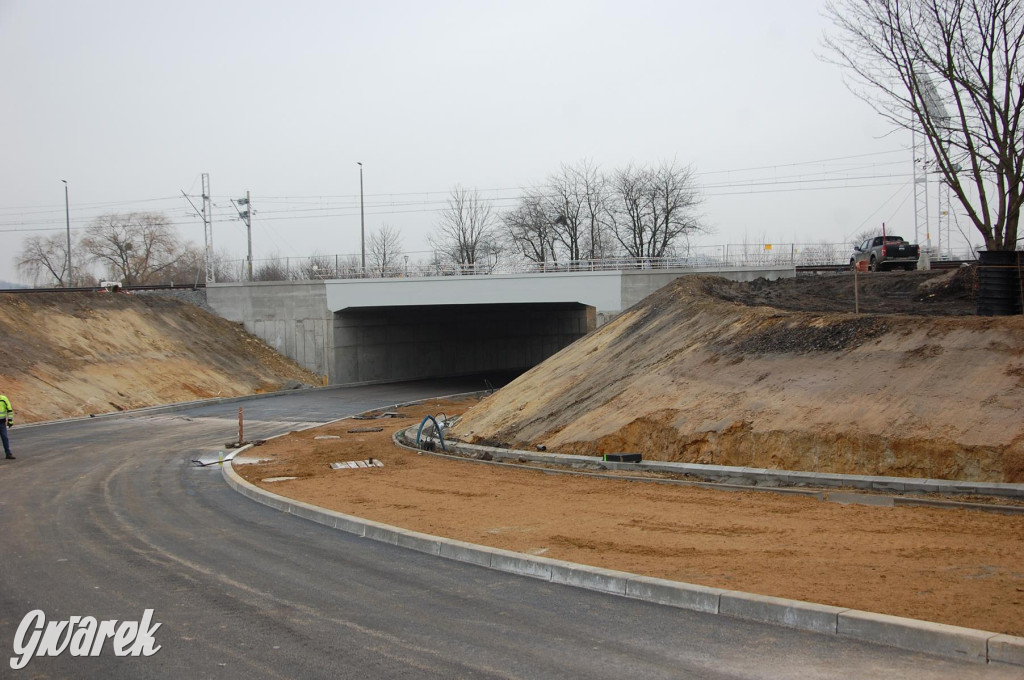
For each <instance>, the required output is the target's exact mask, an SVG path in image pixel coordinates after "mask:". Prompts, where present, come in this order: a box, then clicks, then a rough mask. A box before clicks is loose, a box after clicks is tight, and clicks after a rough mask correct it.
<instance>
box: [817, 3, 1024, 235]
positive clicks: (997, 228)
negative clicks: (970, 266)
mask: <svg viewBox="0 0 1024 680" xmlns="http://www.w3.org/2000/svg"><path fill="white" fill-rule="evenodd" d="M825 13H826V15H827V16H828V17H829V18H830V19H831V21H832V23H833V26H834V27H835V33H834V35H830V36H826V38H825V41H824V44H825V47H826V49H827V52H828V54H827V55H826V58H827V59H828V60H829V61H832V62H833V63H836V64H838V65H839V66H841V67H842V68H843V69H844V71H845V73H846V74H847V75H848V76H849V77H850V80H849V81H848V85H849V86H850V88H851V90H852V91H853V92H854V93H855V94H856V95H857V96H858V97H860V98H861V99H863V100H864V101H866V102H867V103H868V104H870V105H871V106H872V107H873V108H874V109H875V110H876V111H877V112H878V113H880V114H881V115H882V116H884V117H885V118H886V119H887V120H889V121H891V122H892V123H893V124H895V125H897V126H899V127H902V128H906V129H909V130H915V131H916V132H917V133H919V134H923V135H924V136H925V137H926V138H927V140H928V144H929V146H930V148H931V150H932V152H933V155H934V157H935V159H936V160H935V166H936V169H937V170H938V172H939V173H940V174H941V176H942V178H943V181H944V182H945V183H946V184H947V185H948V186H949V187H950V189H951V190H952V192H953V195H955V196H956V198H957V200H958V202H959V203H960V205H962V206H963V208H964V210H965V212H966V214H967V216H968V218H969V219H970V220H971V222H972V224H973V225H974V227H975V229H977V231H978V232H980V233H981V235H982V236H983V237H984V239H985V246H986V247H987V248H988V249H989V250H1014V249H1015V248H1016V247H1017V241H1018V236H1017V234H1018V225H1019V220H1020V211H1021V206H1022V203H1024V135H1022V128H1021V117H1022V113H1024V73H1022V70H1021V54H1022V47H1024V9H1022V6H1021V4H1020V2H1019V0H837V1H835V2H829V3H828V4H827V5H826V9H825Z"/></svg>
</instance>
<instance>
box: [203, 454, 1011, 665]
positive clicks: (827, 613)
mask: <svg viewBox="0 0 1024 680" xmlns="http://www.w3.org/2000/svg"><path fill="white" fill-rule="evenodd" d="M222 474H223V477H224V479H225V481H226V482H227V484H228V486H229V487H231V488H232V489H234V490H235V491H237V492H238V493H241V494H242V495H244V496H246V497H248V498H250V499H252V500H254V501H256V502H258V503H262V504H263V505H266V506H269V507H271V508H274V509H275V510H280V511H281V512H287V513H290V514H293V515H296V516H298V517H302V518H304V519H308V520H310V521H312V522H316V523H318V524H323V525H325V526H328V527H331V528H334V529H338V530H341V531H345V532H347V533H351V534H355V535H356V536H360V537H363V538H369V539H372V540H376V541H382V542H384V543H390V544H392V545H397V546H401V547H404V548H408V549H410V550H416V551H419V552H423V553H427V554H429V555H435V556H438V557H443V558H445V559H451V560H456V561H459V562H466V563H468V564H474V565H477V566H482V567H487V568H489V569H494V570H497V571H502V572H505V573H509V574H516V575H519V576H527V577H530V578H536V579H540V580H543V581H550V582H552V583H561V584H565V585H570V586H575V587H578V588H584V589H587V590H595V591H599V592H603V593H609V594H613V595H620V596H623V597H628V598H632V599H636V600H642V601H646V602H652V603H656V604H662V605H667V606H670V607H678V608H681V609H688V610H692V611H698V612H704V613H708V614H720V615H723V616H729V617H733V618H739V619H746V620H750V621H757V622H759V623H766V624H770V625H778V626H784V627H787V628H796V629H800V630H805V631H810V632H814V633H819V634H825V635H836V636H838V637H844V638H850V639H855V640H860V641H863V642H869V643H874V644H881V645H886V646H890V647H896V648H900V649H906V650H909V651H914V652H921V653H924V654H931V655H934V656H940V657H945V658H953V659H960V660H966V661H973V662H980V663H986V662H987V663H999V664H1007V665H1012V666H1021V667H1024V637H1015V636H1011V635H1003V634H999V633H991V632H987V631H980V630H974V629H970V628H962V627H959V626H950V625H946V624H938V623H931V622H928V621H920V620H917V619H908V618H902V617H897V616H888V615H884V614H875V613H872V612H863V611H858V610H854V609H844V608H842V607H833V606H829V605H822V604H815V603H813V602H802V601H799V600H787V599H783V598H777V597H767V596H763V595H756V594H753V593H744V592H740V591H733V590H722V589H718V588H709V587H707V586H700V585H696V584H691V583H683V582H680V581H669V580H665V579H658V578H651V577H647V576H640V575H638V574H631V573H628V572H622V571H614V570H611V569H602V568H599V567H590V566H587V565H582V564H575V563H572V562H564V561H561V560H554V559H550V558H545V557H537V556H534V555H527V554H524V553H517V552H512V551H509V550H501V549H498V548H489V547H487V546H482V545H476V544H472V543H466V542H464V541H457V540H453V539H448V538H443V537H440V536H432V535H430V534H423V533H419V532H416V531H409V530H406V529H401V528H399V527H394V526H390V525H387V524H382V523H380V522H374V521H371V520H366V519H362V518H360V517H355V516H352V515H345V514H343V513H340V512H336V511H333V510H328V509H326V508H321V507H318V506H314V505H310V504H308V503H303V502H301V501H296V500H292V499H290V498H286V497H284V496H279V495H277V494H274V493H272V492H270V491H266V490H265V489H261V488H259V487H257V486H256V485H254V484H252V483H250V482H248V481H246V480H244V479H242V477H241V476H239V475H238V473H237V472H235V470H234V468H233V466H232V465H231V462H230V461H227V462H225V464H224V466H223V468H222Z"/></svg>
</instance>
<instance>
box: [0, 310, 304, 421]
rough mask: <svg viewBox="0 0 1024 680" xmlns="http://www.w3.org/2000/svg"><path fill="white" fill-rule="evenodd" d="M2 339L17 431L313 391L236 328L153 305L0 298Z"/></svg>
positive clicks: (5, 382)
mask: <svg viewBox="0 0 1024 680" xmlns="http://www.w3.org/2000/svg"><path fill="white" fill-rule="evenodd" d="M0 337H2V338H3V342H2V343H0V392H2V393H4V394H6V395H7V396H8V397H10V399H11V401H12V402H13V406H14V410H15V413H16V414H17V419H16V422H17V423H30V422H35V421H40V420H53V419H59V418H68V417H73V416H82V415H88V414H98V413H108V412H111V411H122V410H126V409H132V408H140V407H144V406H153V405H156V404H168V403H174V402H180V401H191V400H194V399H205V398H210V397H229V396H240V395H245V394H254V393H258V392H266V391H272V390H277V389H281V388H282V387H285V386H289V387H290V386H297V385H300V384H311V385H316V384H319V382H320V380H319V377H318V376H316V375H315V374H313V373H310V372H309V371H306V370H304V369H302V368H301V367H299V366H298V365H297V364H295V363H294V362H292V361H290V360H289V359H287V358H285V357H283V356H281V355H280V354H278V353H277V352H275V351H274V350H273V349H272V348H270V347H269V346H267V345H266V344H265V343H263V342H262V341H261V340H259V339H258V338H256V337H254V336H252V335H250V334H249V333H247V332H246V331H245V329H243V328H242V326H241V325H239V324H235V323H231V322H230V321H227V320H225V319H222V318H220V317H218V316H216V315H213V314H210V313H209V312H206V311H204V310H202V309H200V308H199V307H197V306H195V305H192V304H188V303H184V302H179V301H177V300H172V299H168V298H163V297H156V296H140V295H128V294H124V293H33V294H31V295H28V294H26V295H16V294H0Z"/></svg>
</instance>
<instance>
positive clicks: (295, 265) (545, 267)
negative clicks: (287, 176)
mask: <svg viewBox="0 0 1024 680" xmlns="http://www.w3.org/2000/svg"><path fill="white" fill-rule="evenodd" d="M851 251H852V249H851V248H850V247H849V246H847V245H845V244H796V243H786V244H757V245H751V244H727V245H717V246H695V247H691V248H688V249H686V251H685V252H683V253H681V254H676V255H670V256H666V257H623V256H620V257H610V258H601V259H586V260H568V261H565V260H557V261H552V260H549V261H546V262H535V261H530V260H522V259H519V260H512V259H508V258H500V257H498V258H495V257H493V256H492V257H490V258H488V259H486V260H485V261H482V262H476V263H473V264H456V263H450V262H444V261H441V260H440V259H439V258H437V257H436V256H434V255H433V254H432V253H410V255H420V256H421V257H418V258H415V259H413V260H411V259H410V257H409V256H403V257H402V258H401V259H400V260H399V261H395V262H391V263H388V264H387V265H385V266H367V267H366V268H365V269H364V268H363V267H361V266H360V265H359V262H360V258H359V256H358V255H352V254H345V255H341V254H338V255H311V256H307V257H274V258H265V259H261V260H253V279H254V280H256V281H303V280H317V279H363V278H405V277H435V276H488V275H500V274H543V273H553V272H588V271H590V272H595V271H626V270H642V269H690V270H696V271H700V270H709V271H710V270H720V269H723V268H752V269H753V268H771V267H794V268H801V267H803V268H840V267H844V266H847V265H848V264H849V261H850V252H851ZM931 258H932V260H933V261H943V260H945V261H961V260H974V259H975V256H974V253H972V252H963V253H960V252H952V251H950V252H943V253H934V252H933V253H932V254H931ZM246 270H247V263H246V261H245V260H231V261H227V262H222V263H221V264H220V266H218V268H217V280H218V281H224V282H228V281H242V280H245V275H244V274H245V272H246Z"/></svg>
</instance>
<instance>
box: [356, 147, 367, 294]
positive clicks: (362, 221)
mask: <svg viewBox="0 0 1024 680" xmlns="http://www.w3.org/2000/svg"><path fill="white" fill-rule="evenodd" d="M356 163H358V164H359V248H360V250H361V251H362V253H363V271H362V273H361V274H360V275H361V276H366V213H365V211H364V209H363V164H362V163H359V161H356Z"/></svg>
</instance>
